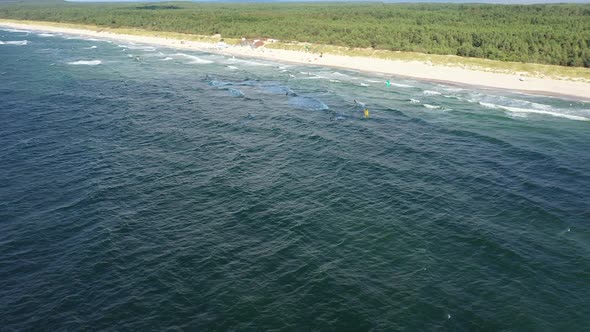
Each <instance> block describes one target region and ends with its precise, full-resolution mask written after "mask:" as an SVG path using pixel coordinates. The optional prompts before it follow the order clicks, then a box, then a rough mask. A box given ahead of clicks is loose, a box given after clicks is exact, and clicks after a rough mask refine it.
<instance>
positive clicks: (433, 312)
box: [0, 30, 590, 331]
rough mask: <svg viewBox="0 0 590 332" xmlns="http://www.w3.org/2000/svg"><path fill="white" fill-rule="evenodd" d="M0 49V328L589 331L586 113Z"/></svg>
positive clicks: (13, 45)
mask: <svg viewBox="0 0 590 332" xmlns="http://www.w3.org/2000/svg"><path fill="white" fill-rule="evenodd" d="M0 40H1V41H2V43H0V330H3V331H6V330H8V331H11V330H49V331H55V330H134V331H144V330H164V329H170V330H178V329H180V330H196V331H211V330H220V331H225V330H236V331H243V330H285V331H290V330H294V331H308V330H332V331H368V330H372V331H394V330H406V331H433V330H436V331H439V330H457V331H478V330H480V331H482V330H485V331H557V330H563V331H581V330H583V329H586V328H587V327H588V326H589V325H590V302H589V301H590V300H589V299H590V226H589V221H590V203H589V202H590V104H589V103H583V102H579V101H572V100H562V99H558V98H549V97H542V96H529V95H521V94H517V93H510V92H498V91H483V90H476V89H470V88H465V87H454V86H445V85H441V84H434V83H425V82H417V81H412V80H407V79H400V78H396V77H386V76H379V75H373V74H365V73H359V72H354V71H346V70H341V69H333V68H323V67H309V66H307V67H306V66H297V65H292V64H283V63H274V62H268V61H261V60H252V59H237V58H236V59H233V58H229V57H225V56H222V55H213V54H207V53H198V52H192V53H191V52H187V51H179V50H171V49H165V48H159V47H151V46H142V45H134V44H124V43H121V42H109V41H99V40H88V39H84V38H81V37H71V36H70V37H68V36H59V35H49V34H40V33H35V32H27V31H15V30H0ZM25 41H26V42H25ZM387 79H390V80H392V83H393V84H392V86H391V87H387V86H386V85H385V81H386V80H387ZM354 100H356V101H357V102H358V103H359V104H355V103H354ZM363 104H364V105H365V106H363ZM363 107H367V108H368V109H369V110H370V118H368V119H365V118H364V117H363V113H362V110H363Z"/></svg>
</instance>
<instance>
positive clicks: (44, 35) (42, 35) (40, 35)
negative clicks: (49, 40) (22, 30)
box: [37, 33, 55, 37]
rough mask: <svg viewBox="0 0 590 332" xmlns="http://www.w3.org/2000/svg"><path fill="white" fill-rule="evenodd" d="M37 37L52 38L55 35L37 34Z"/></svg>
mask: <svg viewBox="0 0 590 332" xmlns="http://www.w3.org/2000/svg"><path fill="white" fill-rule="evenodd" d="M37 36H39V37H53V36H55V35H52V34H50V33H39V34H37Z"/></svg>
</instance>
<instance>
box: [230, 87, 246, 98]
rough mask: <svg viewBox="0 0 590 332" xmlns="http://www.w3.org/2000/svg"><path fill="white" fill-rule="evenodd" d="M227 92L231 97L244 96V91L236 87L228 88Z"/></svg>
mask: <svg viewBox="0 0 590 332" xmlns="http://www.w3.org/2000/svg"><path fill="white" fill-rule="evenodd" d="M227 92H229V94H230V95H231V96H232V97H244V93H243V92H242V91H240V90H238V89H234V88H228V89H227Z"/></svg>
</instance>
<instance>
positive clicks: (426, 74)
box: [0, 20, 590, 100]
mask: <svg viewBox="0 0 590 332" xmlns="http://www.w3.org/2000/svg"><path fill="white" fill-rule="evenodd" d="M0 26H2V27H8V28H12V29H23V30H32V31H43V32H52V33H63V34H73V35H79V36H87V37H94V38H101V39H108V40H118V41H128V42H133V43H140V44H151V45H158V46H165V47H171V48H178V49H187V50H194V51H205V52H210V53H219V54H225V55H230V56H236V57H250V58H261V59H269V60H275V61H279V62H291V63H298V64H308V65H309V64H312V65H320V66H328V67H340V68H347V69H353V70H360V71H366V72H375V73H382V74H391V75H396V76H407V77H411V78H416V79H421V80H426V81H444V82H448V83H455V84H461V85H474V86H480V87H487V88H494V89H508V90H513V91H523V92H530V93H535V94H544V95H562V96H570V97H575V98H577V99H584V100H590V83H584V82H573V81H566V80H557V79H547V78H533V77H526V78H524V80H522V79H521V77H520V76H518V75H511V74H499V73H490V72H484V71H476V70H469V69H463V68H457V67H447V66H439V65H435V66H433V65H431V64H429V63H426V62H418V61H400V60H383V59H375V58H368V57H350V56H342V55H334V54H324V55H323V57H320V56H319V55H318V54H310V53H306V52H299V51H288V50H277V49H265V48H264V47H261V48H257V49H252V48H250V47H240V46H230V47H226V48H219V47H217V45H216V44H212V43H206V42H194V41H181V40H179V39H169V38H162V37H149V36H138V35H127V34H118V33H112V32H109V31H94V30H83V29H72V28H66V27H56V26H49V25H43V24H42V23H38V24H23V23H14V22H6V21H2V20H0ZM154 34H157V32H154Z"/></svg>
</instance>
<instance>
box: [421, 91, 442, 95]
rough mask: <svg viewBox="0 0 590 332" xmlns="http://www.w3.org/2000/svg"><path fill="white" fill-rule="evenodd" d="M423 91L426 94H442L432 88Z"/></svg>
mask: <svg viewBox="0 0 590 332" xmlns="http://www.w3.org/2000/svg"><path fill="white" fill-rule="evenodd" d="M423 93H424V95H426V96H438V95H440V92H438V91H432V90H425V91H424V92H423Z"/></svg>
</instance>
